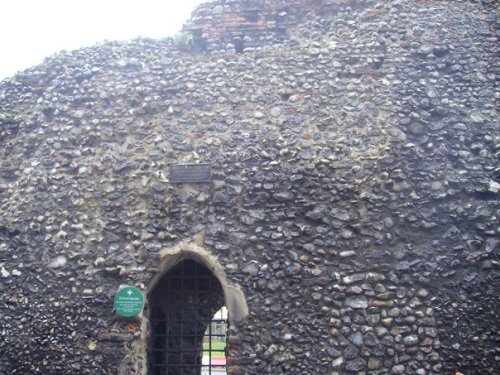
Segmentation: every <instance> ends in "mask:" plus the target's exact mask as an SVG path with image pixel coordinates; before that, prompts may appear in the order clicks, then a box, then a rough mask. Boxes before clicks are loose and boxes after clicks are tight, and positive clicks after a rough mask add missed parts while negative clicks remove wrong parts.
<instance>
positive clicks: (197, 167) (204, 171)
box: [170, 163, 212, 184]
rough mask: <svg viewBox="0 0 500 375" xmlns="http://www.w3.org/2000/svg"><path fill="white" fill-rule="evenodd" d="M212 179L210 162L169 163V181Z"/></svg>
mask: <svg viewBox="0 0 500 375" xmlns="http://www.w3.org/2000/svg"><path fill="white" fill-rule="evenodd" d="M211 181H212V169H211V168H210V164H206V163H199V164H170V183H171V184H183V183H207V182H211Z"/></svg>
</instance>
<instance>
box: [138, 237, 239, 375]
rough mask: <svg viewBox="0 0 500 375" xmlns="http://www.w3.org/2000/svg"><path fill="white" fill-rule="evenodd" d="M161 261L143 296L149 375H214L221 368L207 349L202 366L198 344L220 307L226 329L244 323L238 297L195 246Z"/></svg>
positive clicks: (181, 247) (164, 253) (213, 262)
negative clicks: (146, 307)
mask: <svg viewBox="0 0 500 375" xmlns="http://www.w3.org/2000/svg"><path fill="white" fill-rule="evenodd" d="M161 255H162V261H161V264H160V268H159V271H158V273H157V275H156V276H155V277H154V278H153V280H152V281H151V283H150V285H149V287H148V290H147V294H148V304H149V316H148V318H149V339H148V371H149V372H148V374H151V375H157V374H158V375H159V374H170V373H176V374H177V373H178V374H182V375H200V374H202V373H203V374H205V373H207V374H217V373H219V372H217V370H218V369H221V368H225V367H217V365H215V364H213V363H212V361H211V360H212V355H211V350H212V348H211V347H210V349H208V350H209V351H208V358H209V363H208V365H207V362H206V359H205V358H204V357H206V356H207V352H206V351H207V348H205V349H204V346H203V340H204V338H205V339H206V336H205V335H206V334H207V332H208V331H210V327H211V325H212V318H213V316H214V314H215V313H216V312H217V311H219V310H220V309H221V308H222V307H224V308H227V315H228V321H229V323H230V324H233V325H234V324H237V323H238V322H240V321H242V320H243V319H244V318H245V317H246V315H247V314H248V308H247V305H246V301H245V298H244V296H243V293H242V291H241V289H240V288H239V287H238V286H235V285H232V284H229V283H228V281H227V278H226V274H225V272H224V268H223V267H222V265H220V264H219V263H218V262H217V259H216V258H215V257H214V256H213V255H211V254H210V253H209V252H208V251H207V250H205V249H204V248H202V247H200V246H197V245H195V244H193V243H190V244H186V243H182V244H180V245H178V246H176V247H175V248H171V249H164V250H163V251H162V253H161ZM226 324H227V323H226ZM211 334H212V333H210V335H211ZM204 336H205V337H204ZM223 340H224V342H225V337H224V339H223ZM210 342H211V338H210ZM202 357H203V358H202Z"/></svg>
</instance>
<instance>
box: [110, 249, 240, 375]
mask: <svg viewBox="0 0 500 375" xmlns="http://www.w3.org/2000/svg"><path fill="white" fill-rule="evenodd" d="M160 256H161V261H160V264H159V267H158V270H157V272H156V274H155V276H154V277H153V279H152V280H151V282H150V283H149V285H148V286H147V288H146V291H145V294H146V295H147V296H148V299H147V300H148V302H149V300H150V298H149V296H150V295H151V294H152V293H153V291H154V290H155V288H156V286H157V285H159V283H161V282H162V278H163V277H164V276H165V275H168V274H169V271H171V270H173V269H174V268H175V267H176V266H178V265H179V264H180V263H182V262H183V261H186V260H190V261H195V262H197V263H199V264H201V265H202V266H203V267H204V268H206V269H207V270H208V271H209V272H210V274H211V275H213V277H214V279H216V280H217V282H218V283H219V284H220V288H221V290H222V296H223V303H224V305H225V306H226V308H227V314H228V321H229V325H231V326H237V325H238V324H240V323H241V322H242V321H243V320H245V318H246V317H247V316H248V306H247V303H246V300H245V296H244V294H243V291H242V290H241V288H240V287H239V285H237V284H234V283H230V282H229V281H228V280H227V276H226V273H225V271H224V267H223V266H222V265H221V264H220V263H219V262H218V261H217V258H216V257H215V256H214V255H212V254H211V253H210V252H209V251H208V250H206V249H205V248H203V247H201V246H199V245H197V244H196V243H194V242H192V243H186V242H182V243H180V244H178V245H176V246H175V247H172V248H166V249H163V250H162V251H161V252H160ZM150 318H151V306H149V303H147V304H146V307H145V313H144V316H142V317H141V335H140V337H139V338H138V339H137V340H135V341H134V342H133V343H131V345H129V346H127V351H128V353H127V355H126V356H125V358H124V359H123V361H122V363H121V366H120V369H119V374H120V375H128V374H130V370H129V369H130V368H134V369H136V372H134V373H136V374H140V375H146V374H148V367H149V366H148V357H149V355H148V351H149V345H150V340H149V339H148V338H149V337H150V328H151V325H150ZM228 366H229V364H228ZM228 373H231V371H230V367H228Z"/></svg>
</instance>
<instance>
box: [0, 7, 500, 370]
mask: <svg viewBox="0 0 500 375" xmlns="http://www.w3.org/2000/svg"><path fill="white" fill-rule="evenodd" d="M494 6H495V2H493V1H446V2H445V1H435V0H428V1H417V0H407V1H400V0H394V1H375V0H372V1H326V0H323V1H320V0H316V1H313V0H310V1H305V0H304V1H298V0H297V1H286V2H285V1H278V0H276V1H257V0H255V1H243V0H238V1H236V0H233V1H223V0H219V1H215V2H212V3H209V4H206V5H203V6H201V7H200V8H199V9H198V10H197V11H195V12H194V13H193V19H192V20H191V21H190V22H188V23H187V24H186V26H185V28H184V32H185V33H187V35H188V38H187V43H186V44H185V45H183V46H180V45H179V43H178V44H177V45H176V43H175V42H174V40H173V39H165V40H149V39H138V40H133V41H130V42H126V43H118V42H111V43H106V44H103V45H100V46H96V47H92V48H84V49H81V50H77V51H71V52H64V53H61V54H59V55H57V56H54V57H51V58H49V59H47V60H46V61H45V62H44V63H43V64H42V65H40V66H36V67H34V68H31V69H28V70H26V71H24V72H22V73H19V74H18V75H16V76H15V77H13V78H11V79H7V80H5V81H3V82H1V83H0V265H1V267H0V271H1V283H0V291H1V295H2V300H1V303H0V312H1V316H2V320H1V322H0V332H1V334H2V340H0V373H2V374H23V375H24V374H54V375H55V374H92V375H95V374H117V373H121V374H142V373H144V371H145V369H146V361H145V358H136V357H134V358H132V357H131V354H130V353H132V352H133V351H134V350H135V348H136V347H137V346H138V345H139V346H140V342H139V341H138V339H137V338H136V337H134V335H133V333H130V332H128V331H127V322H123V321H121V320H120V319H118V318H117V317H116V315H114V313H113V312H112V308H113V302H112V301H113V296H114V293H115V292H116V290H117V288H118V286H119V285H121V284H130V285H136V286H138V287H140V288H146V287H147V285H149V283H150V281H151V279H152V278H153V277H154V276H156V275H157V267H158V265H159V264H160V261H161V256H160V250H161V249H165V248H171V247H174V246H176V245H178V244H179V243H181V242H186V243H189V242H190V241H192V240H193V238H195V237H196V238H198V239H199V238H203V239H204V242H203V244H202V246H203V247H204V248H205V249H206V250H207V251H209V252H210V253H211V254H213V255H214V256H216V257H217V259H218V262H220V264H221V265H222V266H223V267H224V269H225V272H226V274H227V278H228V281H229V282H232V283H235V284H239V285H240V286H241V288H242V289H243V291H244V294H245V297H246V300H247V303H248V307H249V311H250V313H249V316H248V317H247V319H246V320H245V321H244V322H242V323H240V324H238V325H233V326H232V327H231V337H230V340H229V343H230V350H229V354H230V358H229V359H228V362H229V363H230V364H231V365H232V366H230V368H229V372H230V373H231V374H233V375H235V374H247V375H250V374H273V375H276V374H290V375H293V374H297V375H298V374H300V375H304V374H318V375H319V374H332V375H334V374H351V373H354V374H365V373H366V374H388V373H391V374H419V375H422V374H454V373H455V372H456V371H460V372H462V373H464V374H467V375H469V374H494V373H498V372H499V368H498V363H499V362H500V361H499V359H500V358H499V356H500V353H499V348H498V322H499V316H498V310H499V303H498V295H499V288H498V275H499V263H498V251H499V233H498V232H499V229H498V215H499V212H498V209H499V199H498V198H499V192H500V181H499V179H500V172H499V169H498V166H499V164H498V162H499V151H500V138H499V135H500V131H499V130H500V129H499V126H498V122H497V113H496V107H495V106H496V98H498V90H497V87H496V75H495V73H496V72H495V65H496V57H495V56H496V53H497V48H498V47H497V45H498V43H497V42H498V41H497V30H496V27H497V23H496V22H497V21H496V10H495V7H494ZM181 47H182V48H181ZM186 162H189V163H191V162H205V163H210V164H211V166H212V171H213V181H212V183H210V184H198V185H194V184H181V185H176V184H171V183H170V182H169V180H168V165H169V164H170V163H186ZM200 234H201V235H202V236H201V237H200Z"/></svg>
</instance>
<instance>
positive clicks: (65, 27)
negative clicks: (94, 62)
mask: <svg viewBox="0 0 500 375" xmlns="http://www.w3.org/2000/svg"><path fill="white" fill-rule="evenodd" d="M202 2H207V1H206V0H205V1H203V0H181V1H177V0H163V1H161V0H85V1H81V0H4V1H2V2H0V14H2V22H0V56H1V60H0V79H4V78H6V77H10V76H12V75H14V74H15V73H16V72H17V71H18V70H24V69H26V68H29V67H31V66H34V65H37V64H40V63H41V62H42V61H43V59H44V57H47V56H50V55H52V54H54V53H56V52H59V51H61V50H72V49H77V48H81V47H86V46H92V45H94V44H96V43H99V42H102V41H104V40H125V39H131V38H134V37H138V36H143V37H152V38H162V37H166V36H171V35H173V34H175V33H176V32H177V31H179V30H180V29H181V27H182V24H183V23H184V22H185V21H186V20H188V19H189V17H190V15H191V12H192V11H193V10H194V8H195V7H196V5H198V4H200V3H202Z"/></svg>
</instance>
